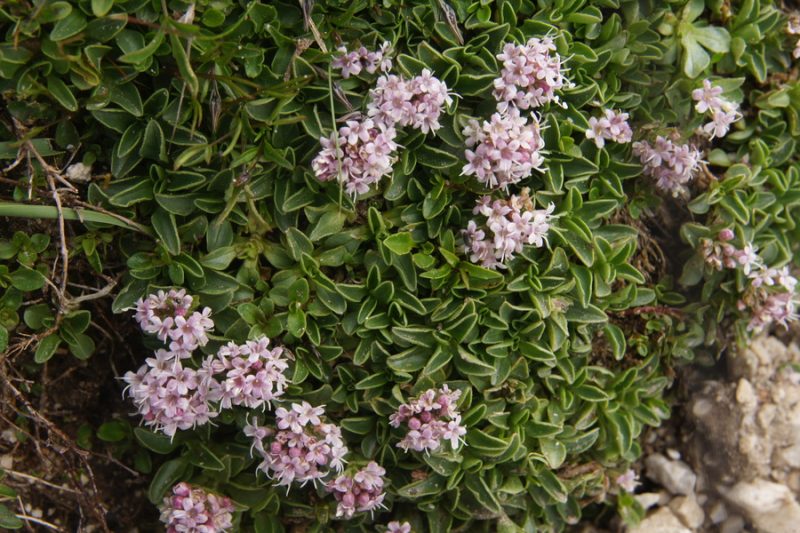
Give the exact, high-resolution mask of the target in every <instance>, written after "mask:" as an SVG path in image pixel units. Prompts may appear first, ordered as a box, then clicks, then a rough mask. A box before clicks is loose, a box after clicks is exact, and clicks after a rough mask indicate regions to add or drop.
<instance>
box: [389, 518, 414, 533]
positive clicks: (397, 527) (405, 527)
mask: <svg viewBox="0 0 800 533" xmlns="http://www.w3.org/2000/svg"><path fill="white" fill-rule="evenodd" d="M386 533H411V524H409V523H408V522H402V523H401V522H399V521H397V520H395V521H393V522H389V523H388V524H386Z"/></svg>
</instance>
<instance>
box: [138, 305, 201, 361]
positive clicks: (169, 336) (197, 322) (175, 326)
mask: <svg viewBox="0 0 800 533" xmlns="http://www.w3.org/2000/svg"><path fill="white" fill-rule="evenodd" d="M192 301H193V298H192V297H191V296H190V295H188V294H186V290H185V289H180V290H175V289H171V290H170V291H168V292H164V291H158V292H157V293H156V294H151V295H149V296H148V297H147V298H140V299H139V301H137V302H136V321H137V322H139V325H140V326H141V328H142V330H144V331H145V332H147V333H150V334H153V335H155V336H156V337H158V339H159V340H161V341H162V342H165V343H169V349H170V350H171V351H172V352H173V353H174V354H175V355H176V356H177V357H180V358H186V357H190V356H191V355H192V352H193V351H194V350H196V349H197V348H198V347H200V346H205V345H206V343H208V335H207V333H208V331H210V330H211V329H213V328H214V321H213V320H211V318H210V316H211V309H210V308H208V307H205V308H203V310H202V311H195V312H193V313H192V314H191V315H189V310H190V308H191V307H192ZM187 315H188V316H187Z"/></svg>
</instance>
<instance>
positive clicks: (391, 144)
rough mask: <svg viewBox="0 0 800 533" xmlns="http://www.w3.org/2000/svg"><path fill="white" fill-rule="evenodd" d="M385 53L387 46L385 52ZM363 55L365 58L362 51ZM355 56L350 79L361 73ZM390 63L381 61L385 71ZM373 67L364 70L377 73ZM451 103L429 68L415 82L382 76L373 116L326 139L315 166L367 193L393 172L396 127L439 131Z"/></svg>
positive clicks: (326, 177)
mask: <svg viewBox="0 0 800 533" xmlns="http://www.w3.org/2000/svg"><path fill="white" fill-rule="evenodd" d="M384 45H385V46H388V43H384ZM383 50H384V48H383V47H382V48H381V52H380V53H381V54H383V53H384V52H383ZM354 53H355V52H354ZM377 53H378V52H376V54H377ZM358 54H359V55H358V57H362V55H361V51H359V52H358ZM351 55H352V54H348V56H347V57H350V56H351ZM354 57H355V56H353V57H351V58H350V59H349V60H348V61H347V62H346V63H347V66H346V67H344V68H343V69H342V74H343V75H345V74H346V75H345V77H347V76H349V75H350V73H357V72H358V71H360V69H361V66H356V65H361V63H358V62H357V61H355V59H353V58H354ZM337 59H339V58H337ZM334 61H336V60H334ZM359 61H362V59H359ZM387 61H388V60H383V62H382V63H381V70H388V69H389V68H391V62H388V63H387ZM371 65H372V63H369V65H367V66H365V67H364V68H366V69H367V70H368V71H370V72H371V71H374V70H375V68H373V67H372V66H371ZM384 66H386V67H387V68H383V67H384ZM354 69H356V70H354ZM370 69H372V70H370ZM451 102H452V98H451V97H450V95H449V93H448V91H447V86H446V85H445V84H444V82H442V81H441V80H439V79H437V78H435V77H434V76H433V75H432V74H431V72H430V70H428V69H425V70H423V71H422V74H420V75H419V76H416V77H414V78H412V79H410V80H405V79H403V78H402V77H399V76H395V75H384V76H381V77H380V78H378V80H377V83H376V87H375V89H373V90H371V91H370V100H369V102H368V103H367V116H361V117H358V118H357V119H354V120H348V121H347V123H346V125H345V126H342V127H341V128H339V131H338V132H334V133H331V136H330V137H323V138H321V139H320V144H321V145H322V150H320V151H319V153H318V154H317V155H316V157H314V160H313V161H312V162H311V167H312V168H313V170H314V173H315V174H316V176H317V179H319V180H320V181H332V180H336V181H338V182H339V183H340V184H341V185H342V186H343V187H344V188H345V190H346V191H347V193H348V194H350V195H352V196H353V197H355V196H357V195H359V194H363V193H366V192H367V191H369V187H370V185H372V184H373V183H377V182H378V181H380V180H381V178H383V177H384V176H386V175H388V174H390V173H391V172H392V165H393V164H394V162H395V161H396V159H397V156H396V151H397V148H398V146H397V143H396V142H395V138H396V136H397V131H396V129H395V127H407V126H411V127H413V128H417V129H420V130H421V131H422V132H423V133H428V132H430V131H434V132H435V131H436V130H437V129H439V128H440V127H441V124H439V118H440V116H441V114H442V111H443V110H444V106H445V105H446V104H450V103H451Z"/></svg>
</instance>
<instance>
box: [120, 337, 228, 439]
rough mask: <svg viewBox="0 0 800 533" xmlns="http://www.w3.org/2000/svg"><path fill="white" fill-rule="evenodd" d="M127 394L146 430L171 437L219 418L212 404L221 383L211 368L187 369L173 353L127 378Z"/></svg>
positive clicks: (161, 352) (164, 354)
mask: <svg viewBox="0 0 800 533" xmlns="http://www.w3.org/2000/svg"><path fill="white" fill-rule="evenodd" d="M123 379H124V380H125V382H126V383H127V384H128V386H127V387H126V389H125V391H126V393H127V394H128V395H129V396H130V397H131V398H132V399H133V403H134V405H136V408H137V409H138V411H139V414H140V415H142V418H143V419H144V423H145V425H146V426H149V427H152V428H154V429H155V430H157V431H162V432H163V433H165V434H166V435H169V436H170V437H171V436H173V435H175V433H176V432H177V431H178V430H179V429H191V428H193V427H195V426H200V425H203V424H205V423H207V422H208V421H209V420H211V419H212V418H214V417H215V416H217V414H218V413H217V412H215V411H214V410H213V409H212V408H211V403H212V402H213V401H215V400H216V399H217V395H218V391H219V383H217V382H216V381H215V380H214V379H213V375H212V373H211V371H210V370H209V369H208V368H201V369H200V370H194V369H192V368H187V367H184V366H183V365H182V364H181V362H180V359H179V358H177V357H175V355H174V354H173V353H172V352H168V351H166V350H158V351H156V353H155V357H151V358H148V359H146V360H145V364H144V365H142V366H141V368H139V370H138V371H137V372H135V373H134V372H128V373H126V374H125V376H124V377H123Z"/></svg>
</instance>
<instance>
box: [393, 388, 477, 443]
mask: <svg viewBox="0 0 800 533" xmlns="http://www.w3.org/2000/svg"><path fill="white" fill-rule="evenodd" d="M460 397H461V391H458V390H455V391H451V390H450V389H449V388H448V387H447V385H444V386H443V387H442V388H441V389H438V390H437V389H428V390H427V391H425V392H423V393H422V394H420V395H419V396H418V397H417V398H416V399H414V400H411V401H410V402H409V403H407V404H401V405H400V407H399V408H398V410H397V413H396V414H395V417H394V421H395V422H396V423H397V426H395V427H400V426H401V425H402V424H403V423H406V427H407V428H408V430H407V431H406V434H405V436H404V437H403V439H402V440H401V441H400V442H399V443H398V444H397V447H398V448H402V449H403V450H405V451H408V450H414V451H418V452H422V451H424V452H431V451H436V450H438V449H439V448H440V447H441V443H442V441H443V440H444V441H446V442H449V444H450V446H451V448H452V449H453V450H457V449H458V448H459V447H460V445H461V444H462V442H463V439H462V437H463V436H464V435H465V434H466V432H467V429H466V428H465V427H464V426H462V425H461V415H460V413H459V412H458V410H456V408H455V404H456V402H457V401H458V399H459V398H460ZM412 413H413V414H416V415H418V416H411V414H412Z"/></svg>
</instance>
